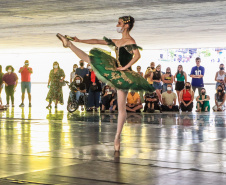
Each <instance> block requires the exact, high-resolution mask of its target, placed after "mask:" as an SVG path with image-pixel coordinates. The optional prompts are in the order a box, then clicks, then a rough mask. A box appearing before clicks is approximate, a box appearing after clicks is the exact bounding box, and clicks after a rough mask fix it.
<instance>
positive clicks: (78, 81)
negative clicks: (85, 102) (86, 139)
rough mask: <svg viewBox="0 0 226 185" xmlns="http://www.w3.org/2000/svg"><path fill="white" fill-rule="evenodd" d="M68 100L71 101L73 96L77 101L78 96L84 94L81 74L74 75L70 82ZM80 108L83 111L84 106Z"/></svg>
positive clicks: (84, 89)
mask: <svg viewBox="0 0 226 185" xmlns="http://www.w3.org/2000/svg"><path fill="white" fill-rule="evenodd" d="M70 90H71V91H70V95H69V96H70V100H71V101H73V99H74V98H75V99H76V101H79V98H80V96H81V95H82V96H84V94H85V93H86V84H85V83H83V79H82V77H81V76H78V75H77V76H75V78H74V81H73V82H72V83H71V84H70ZM81 110H82V111H83V110H84V108H83V106H82V108H81Z"/></svg>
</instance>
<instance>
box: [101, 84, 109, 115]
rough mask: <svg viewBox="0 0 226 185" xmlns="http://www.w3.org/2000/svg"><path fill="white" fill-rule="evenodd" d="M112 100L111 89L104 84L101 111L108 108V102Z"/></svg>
mask: <svg viewBox="0 0 226 185" xmlns="http://www.w3.org/2000/svg"><path fill="white" fill-rule="evenodd" d="M111 100H112V91H110V87H109V86H108V85H105V86H104V88H103V91H102V95H101V103H102V105H101V112H102V113H104V112H105V110H109V108H110V103H111Z"/></svg>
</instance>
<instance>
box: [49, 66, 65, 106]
mask: <svg viewBox="0 0 226 185" xmlns="http://www.w3.org/2000/svg"><path fill="white" fill-rule="evenodd" d="M64 79H65V74H64V70H63V69H61V68H60V66H59V63H58V62H54V63H53V69H52V70H51V71H50V73H49V80H48V88H49V92H48V94H47V97H46V101H48V102H49V104H48V106H47V107H46V108H47V109H48V108H52V106H51V104H52V101H54V102H55V108H57V104H58V103H60V104H62V105H63V104H64V101H63V91H62V85H63V82H64Z"/></svg>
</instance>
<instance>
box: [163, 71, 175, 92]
mask: <svg viewBox="0 0 226 185" xmlns="http://www.w3.org/2000/svg"><path fill="white" fill-rule="evenodd" d="M162 81H163V86H162V92H166V91H167V85H168V84H171V85H172V83H173V75H172V74H171V69H170V67H167V68H166V73H165V74H163V75H162ZM172 90H173V89H172Z"/></svg>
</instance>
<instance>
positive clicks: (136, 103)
mask: <svg viewBox="0 0 226 185" xmlns="http://www.w3.org/2000/svg"><path fill="white" fill-rule="evenodd" d="M142 108H143V106H142V103H141V101H140V95H139V94H138V93H137V92H134V91H131V92H129V93H128V96H127V104H126V110H127V111H128V112H140V110H141V109H142Z"/></svg>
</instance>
